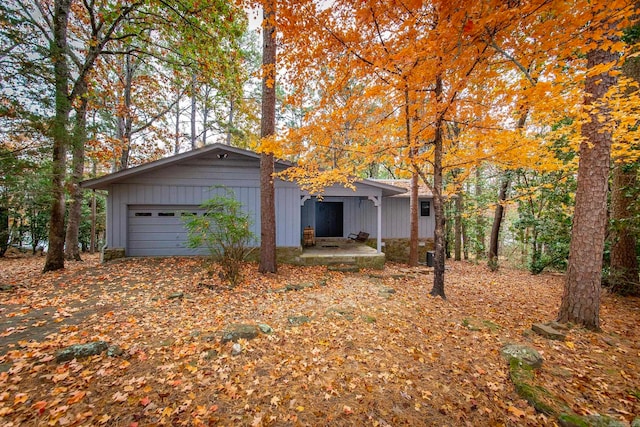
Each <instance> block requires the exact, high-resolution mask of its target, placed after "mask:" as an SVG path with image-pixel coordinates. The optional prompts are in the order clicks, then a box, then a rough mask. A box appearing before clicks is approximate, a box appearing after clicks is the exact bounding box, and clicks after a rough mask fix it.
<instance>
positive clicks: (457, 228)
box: [453, 189, 464, 261]
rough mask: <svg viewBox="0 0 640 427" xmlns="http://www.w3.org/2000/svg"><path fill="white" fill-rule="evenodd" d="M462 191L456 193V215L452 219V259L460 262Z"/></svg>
mask: <svg viewBox="0 0 640 427" xmlns="http://www.w3.org/2000/svg"><path fill="white" fill-rule="evenodd" d="M462 194H463V193H462V189H460V191H458V194H457V197H456V199H455V201H454V203H455V208H456V213H455V219H454V241H455V246H454V251H453V259H455V260H456V261H461V260H462V209H463V208H464V201H463V195H462Z"/></svg>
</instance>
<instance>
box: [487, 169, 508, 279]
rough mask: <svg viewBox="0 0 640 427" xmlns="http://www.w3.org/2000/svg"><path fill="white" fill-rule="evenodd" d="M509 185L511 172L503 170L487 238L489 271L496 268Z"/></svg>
mask: <svg viewBox="0 0 640 427" xmlns="http://www.w3.org/2000/svg"><path fill="white" fill-rule="evenodd" d="M510 185H511V172H509V171H505V173H504V175H503V176H502V181H501V182H500V192H499V193H498V204H497V205H496V210H495V212H494V215H493V226H492V227H491V236H490V240H489V259H488V261H487V264H488V266H489V269H491V271H495V270H497V269H498V246H499V242H500V227H501V226H502V218H503V217H504V204H505V201H506V200H507V192H508V191H509V186H510Z"/></svg>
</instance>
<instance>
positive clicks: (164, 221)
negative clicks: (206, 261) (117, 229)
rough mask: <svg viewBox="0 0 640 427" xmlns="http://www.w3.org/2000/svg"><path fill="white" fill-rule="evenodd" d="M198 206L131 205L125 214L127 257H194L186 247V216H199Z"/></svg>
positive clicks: (194, 253) (191, 251)
mask: <svg viewBox="0 0 640 427" xmlns="http://www.w3.org/2000/svg"><path fill="white" fill-rule="evenodd" d="M203 213H204V211H203V210H202V209H201V208H199V207H198V206H162V205H148V206H147V205H131V206H129V209H128V215H127V254H128V255H129V256H169V255H197V254H203V253H206V249H191V248H189V247H188V246H187V243H186V242H187V231H186V228H185V226H184V218H183V217H184V216H185V215H194V214H195V215H202V214H203Z"/></svg>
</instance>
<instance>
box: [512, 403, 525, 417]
mask: <svg viewBox="0 0 640 427" xmlns="http://www.w3.org/2000/svg"><path fill="white" fill-rule="evenodd" d="M509 412H511V413H512V414H513V415H515V416H516V417H518V418H524V416H525V413H524V411H522V410H520V409H518V408H516V407H515V406H509Z"/></svg>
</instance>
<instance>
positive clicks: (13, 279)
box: [0, 256, 640, 427]
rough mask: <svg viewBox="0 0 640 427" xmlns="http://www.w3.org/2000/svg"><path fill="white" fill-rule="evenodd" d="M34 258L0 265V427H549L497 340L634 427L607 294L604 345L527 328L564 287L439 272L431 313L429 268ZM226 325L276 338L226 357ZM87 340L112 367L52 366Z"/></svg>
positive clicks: (591, 408)
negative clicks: (235, 276) (531, 355)
mask: <svg viewBox="0 0 640 427" xmlns="http://www.w3.org/2000/svg"><path fill="white" fill-rule="evenodd" d="M43 262H44V260H43V258H40V257H25V258H16V259H0V288H1V289H3V290H2V291H1V292H0V297H1V301H2V302H1V304H0V423H1V424H2V425H6V426H18V425H21V426H22V425H26V426H29V425H33V426H36V425H108V426H131V427H134V426H146V425H229V426H231V425H234V426H235V425H254V426H262V425H274V426H276V425H277V426H298V425H300V426H306V425H309V426H316V425H332V426H333V425H370V426H399V425H411V426H414V425H441V426H460V425H469V426H479V425H495V426H501V425H504V426H516V425H517V426H520V425H530V426H535V425H549V426H552V425H556V424H557V420H556V419H555V418H553V417H550V416H546V415H544V414H540V413H537V412H536V411H535V410H534V409H533V407H532V406H530V405H529V404H528V403H527V401H525V400H524V399H522V398H521V397H520V396H519V395H518V394H517V393H516V391H515V388H514V386H513V383H512V381H511V379H510V378H509V366H508V364H507V362H506V361H505V360H504V359H503V358H502V357H501V355H500V349H501V348H502V346H503V345H505V344H507V343H521V344H526V345H528V346H531V347H533V348H535V349H537V350H538V351H539V352H540V353H541V354H542V356H543V358H544V363H543V366H542V368H541V369H540V370H538V371H536V373H535V378H534V381H535V384H536V386H540V387H544V389H546V390H547V392H548V393H551V394H553V395H555V396H556V397H557V398H558V399H560V400H561V401H562V402H563V405H566V408H567V409H569V410H571V411H573V412H575V413H576V414H578V415H589V414H596V413H598V414H601V415H607V416H609V417H612V418H615V419H617V420H619V421H620V422H622V423H623V425H624V424H627V425H629V424H630V423H631V422H632V421H633V420H634V418H635V417H638V416H640V369H639V365H640V339H639V338H640V330H639V328H638V324H639V323H640V300H639V299H637V298H636V299H633V298H620V297H617V296H613V295H609V294H606V293H605V294H604V295H603V298H602V308H601V317H602V329H603V330H602V332H599V333H595V332H591V331H587V330H582V329H579V328H574V329H571V330H570V331H569V333H568V337H567V340H566V341H564V342H563V341H552V340H548V339H545V338H542V337H540V336H538V335H535V334H531V333H529V332H527V331H528V329H529V328H530V327H531V325H532V324H533V323H535V322H540V321H549V320H552V319H553V318H554V317H555V314H556V313H557V309H558V307H559V304H560V297H561V292H562V276H561V275H559V274H542V275H539V276H531V275H530V274H528V273H527V272H523V271H517V270H507V269H502V270H501V271H499V272H498V273H491V272H490V271H489V270H488V269H486V268H485V267H484V266H480V265H472V264H469V263H466V262H457V263H456V262H450V263H448V270H447V273H446V292H447V297H448V299H447V300H446V301H443V300H441V299H440V298H433V297H430V296H429V295H428V294H429V291H430V289H431V285H432V280H433V276H432V274H431V272H430V271H429V270H428V269H426V268H424V267H422V268H417V269H408V268H406V267H405V266H403V265H399V264H388V265H387V267H386V268H385V270H383V271H376V270H371V271H360V272H358V273H344V272H336V271H328V270H327V268H325V267H291V266H280V269H279V272H278V274H273V275H266V276H262V275H259V274H258V273H257V266H256V265H255V264H247V265H246V267H245V280H244V281H243V283H242V284H240V285H238V286H237V287H236V288H233V289H231V288H228V287H226V286H224V285H222V284H220V283H217V282H216V279H217V275H215V274H214V275H212V276H211V275H209V274H208V273H207V270H206V267H205V265H204V263H203V260H202V259H198V258H167V259H127V260H124V261H120V262H113V263H110V264H103V265H101V264H98V260H97V257H96V256H89V257H87V258H86V260H85V261H84V262H72V263H68V265H67V268H66V269H65V270H64V271H61V272H52V273H47V274H42V273H41V272H40V271H41V268H42V265H43ZM287 286H289V288H290V289H292V288H300V289H299V290H290V291H287V290H285V288H286V287H287ZM236 323H248V324H253V325H255V324H265V325H268V326H269V327H271V328H272V329H273V331H272V332H271V333H261V334H260V335H259V336H258V337H257V338H255V339H252V340H240V341H239V342H238V343H237V344H239V348H238V346H237V345H236V349H235V351H236V352H237V351H240V352H239V354H234V349H233V346H234V343H233V342H226V343H222V340H221V337H222V334H223V330H225V328H226V327H227V326H228V325H230V324H236ZM97 340H104V341H106V342H108V343H109V344H110V345H113V346H118V347H119V348H120V349H122V351H123V354H121V355H119V356H116V357H111V356H109V355H107V354H106V353H102V354H100V355H96V356H92V357H89V358H85V359H79V360H72V361H68V362H64V363H56V362H55V355H56V352H57V351H59V350H60V349H62V348H64V347H66V346H69V345H72V344H79V343H87V342H92V341H97Z"/></svg>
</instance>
